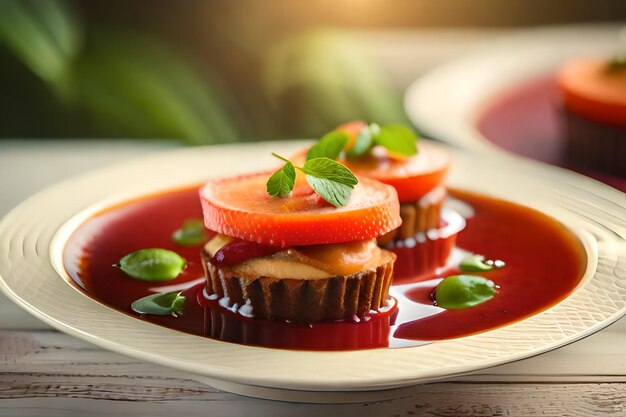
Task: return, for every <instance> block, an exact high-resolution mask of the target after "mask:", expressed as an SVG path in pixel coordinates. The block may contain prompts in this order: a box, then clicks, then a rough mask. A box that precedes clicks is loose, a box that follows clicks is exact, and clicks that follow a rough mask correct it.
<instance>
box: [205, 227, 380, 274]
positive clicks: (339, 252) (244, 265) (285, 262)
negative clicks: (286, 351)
mask: <svg viewBox="0 0 626 417" xmlns="http://www.w3.org/2000/svg"><path fill="white" fill-rule="evenodd" d="M231 240H232V239H230V238H228V237H227V236H223V235H216V236H215V237H214V238H213V239H211V240H210V241H209V242H208V243H207V244H206V245H205V247H204V250H205V252H207V253H208V254H209V255H210V256H215V254H216V253H217V251H218V250H219V249H220V248H221V247H223V246H225V245H226V244H228V243H229V242H230V241H231ZM381 256H382V253H381V250H380V248H379V247H378V245H377V243H376V240H375V239H370V240H362V241H356V242H348V243H336V244H332V245H314V246H301V247H294V248H289V249H286V250H283V251H280V252H278V253H275V254H274V255H271V256H264V257H260V258H252V259H248V260H247V261H244V262H241V263H240V264H237V265H233V266H232V267H231V268H232V270H233V272H235V273H236V274H237V275H239V276H241V277H274V278H299V279H323V278H329V277H333V276H339V275H343V276H348V275H352V274H354V273H356V272H359V271H363V270H368V269H375V268H376V267H377V266H378V265H379V264H380V263H381Z"/></svg>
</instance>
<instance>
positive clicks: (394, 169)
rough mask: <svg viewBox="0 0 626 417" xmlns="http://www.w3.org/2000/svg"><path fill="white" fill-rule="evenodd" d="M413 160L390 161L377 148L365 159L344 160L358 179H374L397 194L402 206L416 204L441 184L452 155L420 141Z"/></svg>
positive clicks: (385, 154)
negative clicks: (390, 187) (389, 186)
mask: <svg viewBox="0 0 626 417" xmlns="http://www.w3.org/2000/svg"><path fill="white" fill-rule="evenodd" d="M417 148H418V153H417V155H414V156H412V157H410V158H406V159H396V158H391V157H390V156H389V155H388V154H387V151H386V149H384V148H382V147H380V146H377V147H375V148H374V149H372V151H371V152H370V153H369V154H368V155H366V156H364V157H363V158H358V159H356V158H350V159H346V160H342V161H341V163H343V164H344V165H345V166H346V167H348V168H350V170H351V171H352V172H353V173H354V174H355V175H357V176H364V177H369V178H374V179H376V180H378V181H380V182H383V183H385V184H389V185H391V186H392V187H394V188H395V189H396V191H397V192H398V198H399V199H400V202H401V203H414V202H416V201H418V200H419V199H420V198H422V197H423V196H424V195H425V194H427V193H428V192H429V191H431V190H433V189H434V188H435V187H437V186H438V185H439V184H441V183H442V182H443V180H444V178H445V176H446V174H447V172H448V169H449V168H450V155H449V154H448V152H447V151H446V150H445V149H444V148H442V147H440V146H437V145H433V144H431V143H427V142H423V141H422V142H420V143H418V145H417Z"/></svg>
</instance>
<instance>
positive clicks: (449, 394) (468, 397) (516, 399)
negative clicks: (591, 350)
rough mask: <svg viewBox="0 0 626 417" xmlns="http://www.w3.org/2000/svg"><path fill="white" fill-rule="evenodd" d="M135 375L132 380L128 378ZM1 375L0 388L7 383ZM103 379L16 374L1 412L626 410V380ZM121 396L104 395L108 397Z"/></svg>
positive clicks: (443, 416)
mask: <svg viewBox="0 0 626 417" xmlns="http://www.w3.org/2000/svg"><path fill="white" fill-rule="evenodd" d="M129 382H132V381H129ZM6 385H7V383H6V382H2V383H0V391H5V390H7V388H6ZM118 387H120V386H118V385H109V384H107V383H106V382H104V381H99V380H98V381H96V380H94V381H85V382H84V383H83V382H82V381H76V382H69V381H68V382H64V383H59V382H55V383H51V384H46V383H45V382H43V380H41V381H39V382H38V383H34V382H33V383H27V384H24V381H21V380H20V381H16V382H15V383H14V384H13V387H11V388H9V392H11V394H12V399H5V400H3V401H0V416H17V415H19V416H22V417H30V416H32V417H35V416H37V417H40V416H42V415H45V416H46V417H57V416H58V417H68V416H84V415H89V416H116V417H125V416H128V417H131V416H137V415H149V416H152V417H161V416H162V417H171V416H183V415H184V416H185V417H194V416H220V417H222V416H247V415H252V416H274V417H282V416H285V417H287V416H295V415H298V416H319V415H324V416H328V417H332V416H353V415H354V416H359V417H368V416H411V415H426V416H440V417H447V416H450V417H464V416H474V417H481V416H542V417H549V416H554V417H561V416H563V417H564V416H568V417H578V416H579V417H589V416H623V415H626V406H625V405H624V399H625V398H626V384H623V383H612V384H580V383H575V384H536V383H533V384H485V383H458V382H457V383H438V384H429V385H422V386H420V387H418V388H417V389H416V390H415V393H414V394H412V395H409V396H407V397H404V398H399V399H396V400H389V401H380V402H373V403H359V404H338V405H328V404H295V403H287V402H276V401H267V400H253V399H250V398H246V397H240V396H236V395H233V394H225V393H219V392H217V393H216V392H212V391H210V390H201V389H190V388H189V387H187V386H182V387H179V388H164V387H161V386H158V385H156V384H155V385H148V386H145V385H143V384H142V386H141V387H137V386H136V385H134V384H132V383H130V384H129V385H126V386H124V387H123V389H122V390H119V389H118ZM104 398H108V399H114V400H115V401H107V402H106V403H103V402H102V399H104Z"/></svg>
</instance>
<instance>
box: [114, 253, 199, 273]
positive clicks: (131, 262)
mask: <svg viewBox="0 0 626 417" xmlns="http://www.w3.org/2000/svg"><path fill="white" fill-rule="evenodd" d="M186 264H187V261H186V260H185V259H184V258H182V257H181V256H180V255H178V254H177V253H176V252H172V251H171V250H167V249H161V248H150V249H141V250H138V251H136V252H133V253H129V254H128V255H126V256H124V257H123V258H122V259H120V263H119V265H114V266H116V267H118V268H119V269H121V270H122V271H124V272H125V273H127V274H128V275H130V276H131V277H133V278H136V279H140V280H143V281H169V280H172V279H174V278H176V277H177V276H178V275H179V274H180V273H181V272H182V271H183V269H184V268H185V265H186Z"/></svg>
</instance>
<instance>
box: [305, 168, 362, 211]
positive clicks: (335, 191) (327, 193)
mask: <svg viewBox="0 0 626 417" xmlns="http://www.w3.org/2000/svg"><path fill="white" fill-rule="evenodd" d="M306 180H307V182H308V183H309V185H310V186H311V188H313V190H314V191H315V192H316V193H317V194H319V195H320V196H321V197H322V198H323V199H324V200H326V201H328V202H329V203H330V204H332V205H333V206H335V207H341V206H344V205H345V204H346V203H347V202H348V200H349V199H350V195H351V194H352V188H354V186H352V185H346V184H342V183H340V182H336V181H333V180H329V179H326V178H319V177H315V176H313V175H307V176H306Z"/></svg>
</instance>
